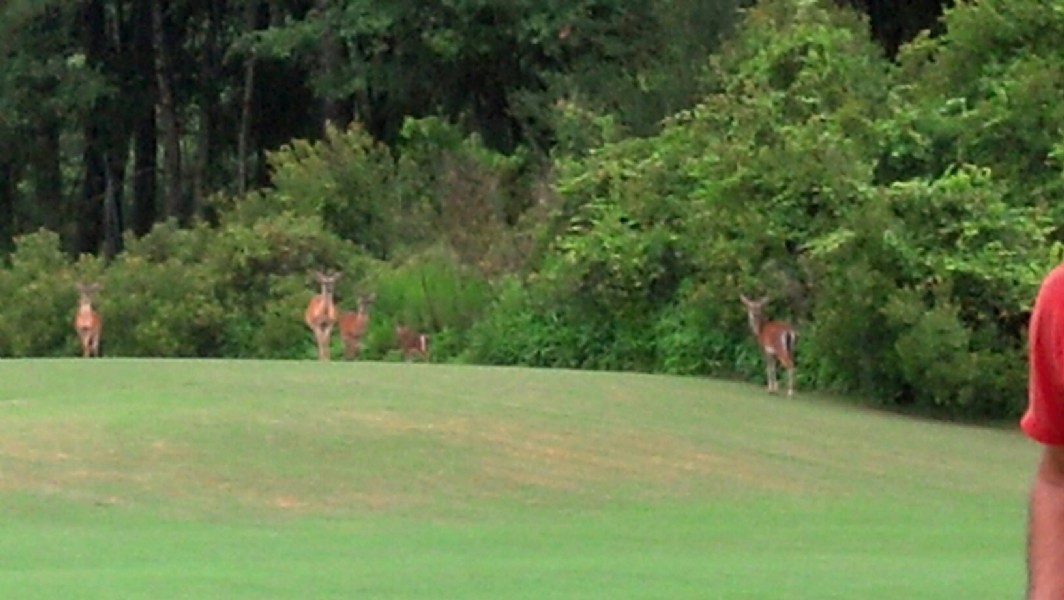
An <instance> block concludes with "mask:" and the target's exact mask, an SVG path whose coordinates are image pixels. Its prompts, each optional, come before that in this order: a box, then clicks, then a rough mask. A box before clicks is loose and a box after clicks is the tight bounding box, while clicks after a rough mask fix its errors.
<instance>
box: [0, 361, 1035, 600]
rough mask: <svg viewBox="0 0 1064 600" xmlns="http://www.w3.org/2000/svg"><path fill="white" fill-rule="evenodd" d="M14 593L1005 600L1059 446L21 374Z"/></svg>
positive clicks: (906, 425)
mask: <svg viewBox="0 0 1064 600" xmlns="http://www.w3.org/2000/svg"><path fill="white" fill-rule="evenodd" d="M0 382H2V383H0V512H2V514H3V517H2V519H3V529H2V532H3V535H2V536H0V564H3V565H4V567H3V569H2V570H0V595H2V596H3V597H19V598H64V599H66V598H75V597H76V598H145V599H147V598H150V599H153V600H157V599H161V598H197V599H199V598H226V599H234V598H419V599H420V598H441V599H442V598H485V599H487V598H529V599H533V598H537V599H538V598H722V599H761V598H764V599H810V600H812V599H817V600H824V599H828V598H839V599H843V598H847V599H849V598H862V599H879V598H882V599H888V598H889V599H892V600H893V599H897V598H1002V597H1017V596H1018V595H1019V593H1020V590H1021V588H1022V585H1023V533H1024V532H1023V527H1024V521H1025V511H1026V508H1025V495H1026V489H1027V484H1028V481H1029V478H1030V473H1031V471H1032V468H1033V465H1034V457H1035V454H1036V449H1035V448H1034V447H1033V445H1032V444H1030V443H1028V442H1026V441H1025V440H1024V439H1022V438H1021V436H1019V435H1018V434H1017V433H1015V432H1014V431H1007V430H996V429H988V428H977V427H966V426H959V425H950V424H944V423H936V422H927V421H919V420H913V419H909V418H904V417H900V416H896V415H889V414H881V413H877V412H874V411H869V410H866V409H860V408H855V407H852V406H848V405H845V404H843V403H839V402H834V401H830V400H828V399H825V398H821V397H817V396H815V395H811V394H799V395H798V396H797V397H796V398H794V399H787V398H785V397H772V396H769V395H767V394H765V393H764V392H763V391H762V390H761V389H759V388H756V387H754V386H750V385H742V384H737V383H724V382H718V381H709V380H703V379H696V378H670V377H660V376H647V375H631V374H616V373H581V372H569V371H543V370H529V369H508V368H481V367H468V366H441V365H422V364H391V363H369V362H363V363H343V362H333V363H330V364H321V363H317V362H311V361H304V362H264V361H211V360H187V361H179V360H166V361H163V360H124V359H102V360H97V361H83V360H5V361H0Z"/></svg>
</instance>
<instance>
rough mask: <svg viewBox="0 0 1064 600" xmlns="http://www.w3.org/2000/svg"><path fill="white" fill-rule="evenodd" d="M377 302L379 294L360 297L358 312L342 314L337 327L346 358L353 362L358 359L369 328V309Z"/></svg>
mask: <svg viewBox="0 0 1064 600" xmlns="http://www.w3.org/2000/svg"><path fill="white" fill-rule="evenodd" d="M376 301H377V294H367V295H363V296H359V297H358V311H357V312H351V311H345V312H343V313H342V314H340V320H339V321H338V322H337V326H338V327H339V328H340V341H341V342H343V344H344V358H346V359H348V360H351V359H354V358H357V357H358V351H359V350H361V349H362V337H363V336H365V335H366V330H367V329H368V328H369V309H370V307H371V306H373V303H374V302H376Z"/></svg>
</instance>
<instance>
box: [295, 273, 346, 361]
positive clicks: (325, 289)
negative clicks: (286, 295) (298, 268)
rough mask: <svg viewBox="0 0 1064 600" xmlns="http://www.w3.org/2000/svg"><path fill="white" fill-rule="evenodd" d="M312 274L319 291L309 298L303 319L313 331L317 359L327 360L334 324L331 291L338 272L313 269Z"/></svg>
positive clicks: (334, 304)
mask: <svg viewBox="0 0 1064 600" xmlns="http://www.w3.org/2000/svg"><path fill="white" fill-rule="evenodd" d="M313 274H314V279H315V280H317V282H318V285H319V286H321V291H320V292H319V293H318V294H316V295H315V296H314V297H313V298H311V299H310V302H309V303H308V304H307V310H306V311H305V312H304V313H303V320H304V321H305V322H306V324H307V327H310V330H311V331H312V332H313V333H314V341H315V342H316V343H317V344H318V360H329V344H330V343H331V341H332V328H333V325H335V324H336V303H335V302H333V292H334V291H335V289H336V280H337V279H339V278H340V273H337V272H335V271H334V272H332V273H322V272H321V271H314V272H313Z"/></svg>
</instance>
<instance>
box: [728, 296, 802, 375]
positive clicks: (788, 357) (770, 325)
mask: <svg viewBox="0 0 1064 600" xmlns="http://www.w3.org/2000/svg"><path fill="white" fill-rule="evenodd" d="M739 300H740V301H742V303H743V306H745V307H746V316H747V318H748V319H749V321H750V329H751V330H752V331H753V332H754V337H755V338H757V343H758V345H759V346H761V353H762V354H763V355H764V358H765V373H766V375H767V376H768V391H769V393H774V392H777V391H779V382H777V380H776V362H777V361H779V362H780V364H782V365H783V367H784V368H785V369H787V395H788V396H793V395H794V345H795V343H796V342H797V341H798V333H797V332H796V331H795V330H794V327H791V325H790V324H789V323H786V322H784V321H768V320H766V319H765V315H764V313H763V312H762V311H761V309H762V307H764V305H765V303H766V302H768V298H767V297H761V298H759V299H757V300H751V299H750V298H747V297H746V296H744V295H742V294H740V295H739Z"/></svg>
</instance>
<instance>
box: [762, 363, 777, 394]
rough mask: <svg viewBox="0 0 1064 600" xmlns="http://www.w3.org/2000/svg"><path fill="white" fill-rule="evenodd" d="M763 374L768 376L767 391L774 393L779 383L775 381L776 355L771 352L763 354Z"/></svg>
mask: <svg viewBox="0 0 1064 600" xmlns="http://www.w3.org/2000/svg"><path fill="white" fill-rule="evenodd" d="M765 374H766V375H767V376H768V392H769V393H770V394H772V393H775V392H776V390H777V389H779V384H778V383H776V357H775V356H773V355H771V354H765Z"/></svg>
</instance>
